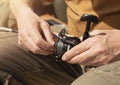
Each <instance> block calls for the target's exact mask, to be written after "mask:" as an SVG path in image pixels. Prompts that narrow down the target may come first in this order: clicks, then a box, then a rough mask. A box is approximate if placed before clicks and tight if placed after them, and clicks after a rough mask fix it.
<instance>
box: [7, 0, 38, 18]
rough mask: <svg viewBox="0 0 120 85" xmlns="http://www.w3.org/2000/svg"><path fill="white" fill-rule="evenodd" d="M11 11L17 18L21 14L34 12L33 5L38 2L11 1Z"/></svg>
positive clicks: (26, 0) (29, 0)
mask: <svg viewBox="0 0 120 85" xmlns="http://www.w3.org/2000/svg"><path fill="white" fill-rule="evenodd" d="M9 1H10V9H11V11H12V13H13V14H14V16H15V17H16V18H17V17H18V16H19V15H20V14H21V13H23V12H26V11H29V10H30V11H32V8H33V4H34V3H35V2H36V0H9Z"/></svg>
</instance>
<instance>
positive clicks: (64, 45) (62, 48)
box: [55, 29, 81, 59]
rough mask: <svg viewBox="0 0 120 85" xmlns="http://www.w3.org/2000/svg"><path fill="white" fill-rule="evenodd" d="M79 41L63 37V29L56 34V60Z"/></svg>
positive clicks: (74, 38) (76, 38)
mask: <svg viewBox="0 0 120 85" xmlns="http://www.w3.org/2000/svg"><path fill="white" fill-rule="evenodd" d="M80 42H81V41H80V39H79V38H78V37H69V36H66V35H65V29H62V30H61V31H60V33H59V34H58V40H57V41H56V43H55V54H56V59H61V57H62V55H63V54H64V53H65V52H66V51H68V50H70V49H71V48H72V47H74V46H76V45H77V44H79V43H80Z"/></svg>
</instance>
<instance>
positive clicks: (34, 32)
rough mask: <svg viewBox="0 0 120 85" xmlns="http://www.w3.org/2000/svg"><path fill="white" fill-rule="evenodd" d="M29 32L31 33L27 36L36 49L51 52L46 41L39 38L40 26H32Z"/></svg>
mask: <svg viewBox="0 0 120 85" xmlns="http://www.w3.org/2000/svg"><path fill="white" fill-rule="evenodd" d="M30 32H31V33H29V36H30V37H31V38H32V40H33V41H34V43H35V44H36V45H37V46H38V47H40V48H42V49H44V50H46V51H53V46H52V45H51V44H50V43H48V42H47V41H45V40H44V39H43V37H42V36H41V33H40V26H39V25H38V24H36V25H34V27H33V30H32V31H30Z"/></svg>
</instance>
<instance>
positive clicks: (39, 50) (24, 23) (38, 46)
mask: <svg viewBox="0 0 120 85" xmlns="http://www.w3.org/2000/svg"><path fill="white" fill-rule="evenodd" d="M17 22H18V28H19V29H18V43H19V44H20V45H22V46H24V47H26V48H28V49H29V50H30V51H32V52H33V53H36V54H43V55H49V54H51V53H53V50H54V49H53V48H54V47H53V45H54V41H53V36H52V33H51V31H50V29H49V28H50V27H49V25H48V23H46V22H45V21H44V20H42V19H39V17H38V16H37V15H35V14H34V13H33V12H31V11H30V12H28V14H27V13H26V14H25V13H23V15H21V17H19V18H17Z"/></svg>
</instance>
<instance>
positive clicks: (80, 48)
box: [62, 40, 91, 61]
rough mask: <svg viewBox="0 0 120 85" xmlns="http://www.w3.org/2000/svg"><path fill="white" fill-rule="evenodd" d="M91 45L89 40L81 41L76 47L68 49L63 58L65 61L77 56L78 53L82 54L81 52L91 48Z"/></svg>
mask: <svg viewBox="0 0 120 85" xmlns="http://www.w3.org/2000/svg"><path fill="white" fill-rule="evenodd" d="M90 46H91V45H90V43H89V40H85V41H84V42H81V43H80V44H78V45H76V46H75V47H73V48H72V49H70V50H69V51H67V52H66V53H65V54H64V55H63V57H62V60H63V61H67V60H70V59H71V58H73V57H74V56H77V55H78V54H81V53H83V52H85V51H87V50H89V49H90Z"/></svg>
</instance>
